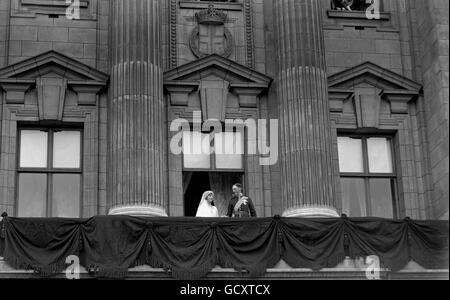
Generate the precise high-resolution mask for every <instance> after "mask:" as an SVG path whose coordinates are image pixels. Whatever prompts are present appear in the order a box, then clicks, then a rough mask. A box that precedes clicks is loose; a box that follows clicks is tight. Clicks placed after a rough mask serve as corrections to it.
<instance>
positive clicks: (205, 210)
mask: <svg viewBox="0 0 450 300" xmlns="http://www.w3.org/2000/svg"><path fill="white" fill-rule="evenodd" d="M196 217H198V218H219V211H218V210H217V207H215V206H214V193H213V192H212V191H207V192H204V193H203V196H202V200H201V201H200V205H199V206H198V210H197V215H196Z"/></svg>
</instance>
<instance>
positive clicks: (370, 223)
mask: <svg viewBox="0 0 450 300" xmlns="http://www.w3.org/2000/svg"><path fill="white" fill-rule="evenodd" d="M0 225H1V227H0V228H1V238H0V256H3V257H4V259H5V261H6V262H7V263H8V264H9V265H10V266H11V267H13V268H15V269H25V270H35V271H36V272H38V273H39V274H41V275H42V276H50V275H53V274H56V273H60V272H62V271H64V270H65V268H66V258H67V257H68V256H70V255H77V256H78V257H79V258H80V263H81V265H82V266H84V267H85V268H87V269H88V270H95V272H94V273H93V274H94V275H96V276H98V277H106V278H122V277H124V276H126V275H127V272H128V269H129V268H132V267H136V266H140V265H149V266H151V267H154V268H163V269H165V270H166V271H167V272H168V273H169V274H171V275H172V276H173V277H175V278H177V279H199V278H201V277H203V276H205V275H206V274H207V273H208V272H209V271H211V269H212V268H214V267H215V266H217V265H218V266H221V267H223V268H234V269H236V270H238V271H248V272H249V273H250V276H254V277H257V276H260V275H263V274H264V273H265V271H266V270H267V269H268V268H272V267H274V266H275V265H276V264H277V263H278V262H279V261H280V260H281V259H283V260H284V261H285V262H287V263H288V264H289V265H290V266H291V267H293V268H309V269H313V270H320V269H323V268H333V267H336V266H337V265H338V264H339V263H340V262H342V261H343V260H344V259H345V257H346V256H348V257H351V258H354V259H356V258H361V257H367V256H370V255H376V256H378V257H379V258H380V261H381V263H382V266H383V267H385V268H388V269H391V270H392V271H398V270H401V269H402V268H403V267H405V266H406V265H407V263H408V262H410V261H411V260H414V261H415V262H417V263H419V264H420V265H421V266H423V267H425V268H428V269H442V268H443V269H447V268H448V255H449V247H448V233H449V222H448V221H413V220H410V219H405V220H400V221H395V220H385V219H376V218H357V219H355V218H352V219H350V218H346V217H345V216H344V217H342V218H337V219H291V218H289V219H287V218H280V217H278V216H276V217H274V218H261V219H237V220H234V219H201V218H134V217H126V216H114V217H113V216H99V217H94V218H91V219H37V218H27V219H22V218H11V217H5V218H4V219H3V221H2V222H1V223H0Z"/></svg>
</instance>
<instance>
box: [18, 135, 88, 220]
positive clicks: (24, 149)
mask: <svg viewBox="0 0 450 300" xmlns="http://www.w3.org/2000/svg"><path fill="white" fill-rule="evenodd" d="M81 136H82V134H81V130H78V129H53V128H52V129H49V128H38V129H35V128H21V129H20V130H19V143H18V145H19V159H18V188H17V204H18V205H17V207H18V208H17V215H18V216H19V217H67V218H78V217H80V213H81V208H80V205H81V175H82V163H81Z"/></svg>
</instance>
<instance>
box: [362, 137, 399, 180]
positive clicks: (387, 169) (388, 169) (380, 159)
mask: <svg viewBox="0 0 450 300" xmlns="http://www.w3.org/2000/svg"><path fill="white" fill-rule="evenodd" d="M367 149H368V152H369V170H370V172H371V173H388V174H390V173H393V172H394V169H393V166H392V153H391V142H390V141H389V140H388V139H386V138H370V139H367Z"/></svg>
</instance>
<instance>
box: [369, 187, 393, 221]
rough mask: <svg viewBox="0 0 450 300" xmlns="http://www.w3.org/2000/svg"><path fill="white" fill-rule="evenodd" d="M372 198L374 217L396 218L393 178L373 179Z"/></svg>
mask: <svg viewBox="0 0 450 300" xmlns="http://www.w3.org/2000/svg"><path fill="white" fill-rule="evenodd" d="M370 198H371V199H370V200H371V206H372V216H373V217H380V218H387V219H392V218H394V203H393V199H392V181H391V179H371V180H370Z"/></svg>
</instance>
